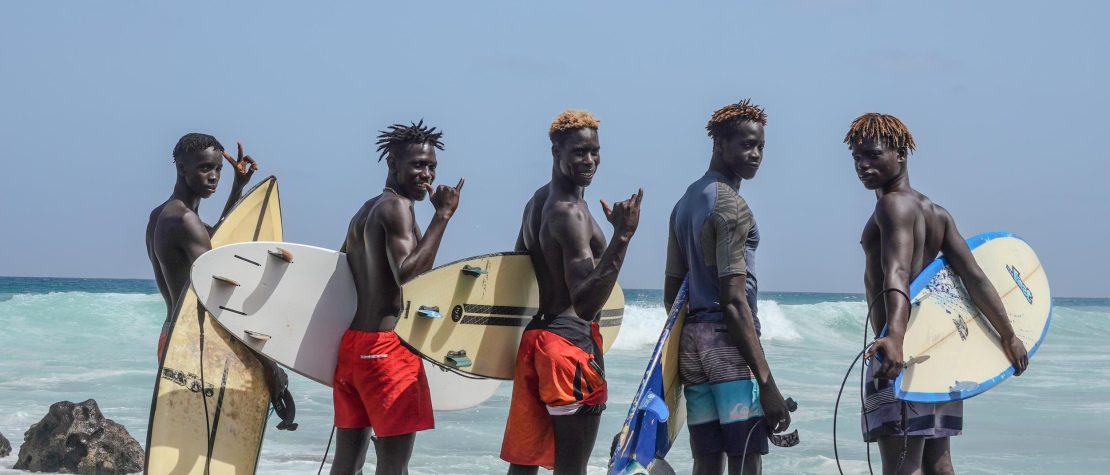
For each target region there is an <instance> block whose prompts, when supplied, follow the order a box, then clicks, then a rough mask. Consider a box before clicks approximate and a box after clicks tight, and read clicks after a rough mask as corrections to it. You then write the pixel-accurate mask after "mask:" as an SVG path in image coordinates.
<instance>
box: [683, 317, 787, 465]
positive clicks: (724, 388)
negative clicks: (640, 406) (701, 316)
mask: <svg viewBox="0 0 1110 475" xmlns="http://www.w3.org/2000/svg"><path fill="white" fill-rule="evenodd" d="M680 338H681V339H680V340H679V346H678V372H679V378H680V379H681V380H682V384H683V385H685V390H684V393H685V395H686V424H687V426H688V427H689V428H690V448H691V450H692V451H693V452H694V453H695V454H703V455H704V454H715V453H721V452H725V453H727V454H728V455H743V454H745V453H759V454H766V453H767V427H766V425H765V423H764V418H763V407H762V406H761V405H760V404H759V386H758V385H756V384H755V380H753V379H752V370H751V368H749V367H748V363H747V361H745V360H744V357H743V356H741V355H740V350H738V349H737V348H736V346H735V345H733V344H732V341H731V339H730V338H729V336H728V328H727V327H726V326H725V324H724V323H721V322H706V323H687V324H686V325H684V326H683V327H682V336H681V337H680ZM745 441H747V444H746V445H745Z"/></svg>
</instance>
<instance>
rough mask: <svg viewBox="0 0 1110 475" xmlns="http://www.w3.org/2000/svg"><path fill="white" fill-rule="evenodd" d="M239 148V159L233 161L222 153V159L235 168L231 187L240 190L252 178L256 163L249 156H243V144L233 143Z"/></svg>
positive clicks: (225, 153)
mask: <svg viewBox="0 0 1110 475" xmlns="http://www.w3.org/2000/svg"><path fill="white" fill-rule="evenodd" d="M235 144H236V145H238V146H239V159H238V160H233V159H232V158H231V154H229V153H227V151H224V159H225V160H227V162H228V163H230V164H231V166H232V167H233V168H235V181H234V183H233V186H235V187H239V188H242V187H243V186H246V184H247V183H250V181H251V176H254V171H255V170H258V162H255V161H254V159H253V158H251V156H250V155H243V144H242V143H240V142H235Z"/></svg>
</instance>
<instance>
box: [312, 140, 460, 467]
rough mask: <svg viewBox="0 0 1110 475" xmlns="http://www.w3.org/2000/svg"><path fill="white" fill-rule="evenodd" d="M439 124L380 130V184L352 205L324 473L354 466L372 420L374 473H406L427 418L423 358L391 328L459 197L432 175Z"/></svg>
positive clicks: (366, 442)
mask: <svg viewBox="0 0 1110 475" xmlns="http://www.w3.org/2000/svg"><path fill="white" fill-rule="evenodd" d="M442 136H443V133H442V132H436V129H435V127H432V128H428V127H426V126H424V122H423V121H421V122H420V123H418V124H412V125H409V126H405V125H402V124H394V125H392V126H390V127H389V131H386V132H382V133H381V135H379V136H378V151H379V152H380V153H381V156H380V158H379V159H378V160H379V161H381V159H382V158H385V160H386V164H387V165H388V166H389V175H388V177H387V178H386V180H385V188H384V189H383V190H382V193H381V194H379V195H378V196H375V197H374V198H371V199H370V200H369V201H367V202H366V203H365V204H363V205H362V208H361V209H359V210H358V212H357V213H355V216H354V218H352V219H351V224H350V226H349V227H348V229H347V237H346V241H344V243H343V248H342V250H343V251H344V252H346V253H347V263H348V265H350V267H351V274H353V276H354V279H355V288H356V290H357V291H358V306H357V309H356V310H355V315H354V319H353V320H352V321H351V327H350V329H348V330H347V332H346V333H344V334H343V339H342V340H341V341H340V344H339V363H338V365H337V366H336V368H335V386H334V388H333V393H332V394H333V398H334V402H335V427H336V434H337V436H336V445H335V461H334V462H333V463H332V468H331V473H332V474H361V473H362V466H363V464H364V463H365V460H366V449H367V448H368V447H369V444H370V440H371V438H372V436H371V433H370V432H371V428H373V432H374V435H375V437H374V440H375V443H374V447H375V452H376V454H377V469H376V471H375V473H376V474H378V475H383V474H397V475H400V474H405V473H408V463H409V458H410V457H411V456H412V448H413V444H414V443H415V442H416V432H418V431H422V430H428V429H432V428H434V427H435V422H434V420H433V418H432V399H431V393H430V392H429V389H428V379H427V376H426V375H425V374H424V364H423V363H422V362H421V360H420V357H419V356H417V355H416V354H414V353H413V352H412V350H410V349H409V348H408V347H407V346H405V345H404V344H403V343H402V342H401V340H400V339H399V338H397V334H396V333H394V332H393V328H394V327H396V326H397V320H398V318H399V317H400V315H401V311H402V307H401V284H403V283H405V282H407V281H408V280H409V279H412V278H413V277H415V276H417V275H419V274H421V273H423V272H425V271H428V270H430V269H431V268H432V263H433V262H435V258H436V252H437V251H438V250H439V243H440V240H441V239H442V238H443V232H444V230H446V229H447V222H448V221H450V219H451V216H452V215H454V214H455V209H456V208H457V207H458V205H459V192H460V191H461V190H462V187H463V182H464V180H461V179H460V180H459V184H458V185H457V186H454V187H450V186H444V185H440V186H439V187H438V188H437V189H435V191H434V193H433V189H432V183H433V182H434V181H435V178H436V164H437V161H436V149H439V150H443V143H442V142H440V138H441V137H442ZM429 194H430V195H431V201H432V206H434V207H435V215H434V217H432V222H431V223H430V224H429V225H428V232H427V233H426V234H424V235H423V236H421V234H420V230H419V229H418V228H417V226H416V217H415V215H414V212H413V202H414V201H422V200H423V199H424V197H425V196H427V195H429Z"/></svg>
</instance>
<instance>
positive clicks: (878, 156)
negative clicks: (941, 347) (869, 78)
mask: <svg viewBox="0 0 1110 475" xmlns="http://www.w3.org/2000/svg"><path fill="white" fill-rule="evenodd" d="M844 143H846V144H848V148H849V149H850V150H851V151H852V160H853V161H854V162H855V169H856V175H857V176H858V177H859V180H860V181H861V182H863V186H864V187H866V188H867V189H869V190H874V191H875V198H876V199H877V203H876V204H875V211H874V212H873V213H872V214H871V216H870V217H869V218H868V219H867V224H866V225H864V227H863V238H862V239H861V240H860V244H862V245H863V252H864V255H865V257H866V270H865V273H864V278H863V282H864V287H865V288H866V291H867V300H868V302H869V309H868V316H867V318H868V319H869V320H870V322H871V325H872V329H873V330H874V331H875V332H876V334H879V332H880V331H881V330H882V329H883V328H884V327H885V328H886V329H887V334H886V335H885V336H883V337H882V338H879V339H877V340H875V342H874V343H873V344H872V345H871V346H870V347H869V348H868V350H867V358H868V360H869V361H870V365H869V366H868V367H867V369H866V382H865V389H864V395H865V402H864V414H863V417H862V422H863V437H864V440H865V441H867V442H875V441H877V442H878V443H879V452H880V454H881V455H882V460H883V472H884V473H888V474H889V473H921V472H924V473H927V474H934V473H935V474H946V473H955V471H954V469H953V467H952V457H951V452H950V446H949V437H951V436H955V435H959V434H960V433H961V431H962V429H963V403H962V402H958V401H957V402H949V403H942V404H922V403H908V402H902V401H898V400H897V399H895V397H894V386H893V381H892V380H893V379H894V378H896V377H897V376H898V373H899V372H901V370H902V367H903V365H904V362H903V355H902V339H903V337H904V336H905V332H906V324H907V323H908V321H909V316H910V295H909V291H910V289H909V286H910V281H912V280H913V279H914V278H915V277H917V275H918V274H920V273H921V271H922V270H923V269H924V268H925V266H926V265H928V264H929V263H930V262H932V261H933V260H934V259H935V258H936V257H937V255H938V254H939V253H941V252H943V253H944V256H945V258H947V259H948V263H949V265H951V266H952V269H953V270H955V271H956V273H957V274H958V275H959V276H960V280H961V281H962V282H963V285H964V287H965V288H966V289H967V291H968V295H970V297H971V299H972V301H973V302H974V303H975V305H976V306H977V307H979V309H980V311H982V312H983V314H984V315H986V317H987V320H988V321H990V323H991V325H992V326H993V327H994V329H995V331H997V332H998V335H999V336H1000V337H1001V340H1002V348H1003V350H1004V351H1005V352H1006V356H1007V357H1008V358H1009V359H1010V362H1011V363H1012V364H1013V365H1014V374H1015V375H1019V374H1021V373H1022V372H1023V371H1025V368H1026V366H1028V364H1029V358H1028V356H1027V355H1026V351H1025V345H1024V344H1022V342H1021V340H1020V339H1018V338H1017V337H1016V336H1015V335H1014V330H1013V328H1012V327H1011V326H1010V321H1009V319H1008V318H1007V316H1006V309H1005V308H1004V307H1003V306H1002V299H1001V298H999V296H998V292H997V291H995V289H994V286H992V285H991V283H990V281H988V280H987V277H986V275H984V274H983V270H982V269H980V268H979V265H978V264H977V263H976V262H975V258H974V257H973V256H972V255H971V250H970V249H969V248H968V246H967V243H966V242H965V241H964V238H963V236H961V235H960V232H959V231H958V230H957V229H956V222H955V220H953V218H952V215H951V214H949V213H948V211H947V210H945V209H944V208H942V207H940V205H937V204H936V203H933V202H932V201H931V200H929V198H928V197H926V196H925V195H923V194H921V193H920V192H918V191H917V190H914V189H913V188H912V187H911V186H910V176H909V169H908V166H907V160H908V158H909V155H910V154H911V153H913V151H914V149H915V147H916V145H915V144H914V141H913V136H912V135H910V131H909V130H907V129H906V126H905V124H903V123H902V121H900V120H898V118H897V117H894V116H892V115H886V114H877V113H870V114H864V115H862V116H860V117H859V118H857V119H856V120H855V121H854V122H852V126H851V128H850V129H849V130H848V134H847V135H846V136H845V137H844ZM880 301H881V302H882V305H876V304H877V303H879V302H880ZM877 354H881V355H882V356H881V360H880V359H873V358H874V357H875V356H876V355H877Z"/></svg>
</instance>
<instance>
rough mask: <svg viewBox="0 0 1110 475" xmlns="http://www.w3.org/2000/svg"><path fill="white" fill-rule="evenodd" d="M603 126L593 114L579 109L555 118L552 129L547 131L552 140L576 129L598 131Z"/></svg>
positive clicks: (565, 112)
mask: <svg viewBox="0 0 1110 475" xmlns="http://www.w3.org/2000/svg"><path fill="white" fill-rule="evenodd" d="M600 125H601V121H600V120H597V117H594V115H593V114H591V113H589V112H588V111H584V110H579V109H567V110H565V111H563V112H562V113H560V114H559V115H558V116H556V117H555V120H553V121H551V128H549V129H548V130H547V136H548V137H549V138H551V139H552V140H554V139H555V136H557V135H559V134H561V133H563V132H568V131H571V130H575V129H582V128H590V129H594V130H597V128H598V127H599V126H600Z"/></svg>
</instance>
